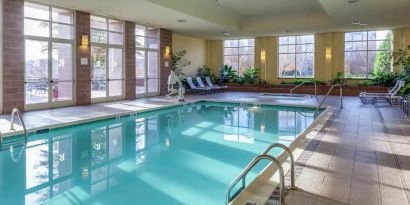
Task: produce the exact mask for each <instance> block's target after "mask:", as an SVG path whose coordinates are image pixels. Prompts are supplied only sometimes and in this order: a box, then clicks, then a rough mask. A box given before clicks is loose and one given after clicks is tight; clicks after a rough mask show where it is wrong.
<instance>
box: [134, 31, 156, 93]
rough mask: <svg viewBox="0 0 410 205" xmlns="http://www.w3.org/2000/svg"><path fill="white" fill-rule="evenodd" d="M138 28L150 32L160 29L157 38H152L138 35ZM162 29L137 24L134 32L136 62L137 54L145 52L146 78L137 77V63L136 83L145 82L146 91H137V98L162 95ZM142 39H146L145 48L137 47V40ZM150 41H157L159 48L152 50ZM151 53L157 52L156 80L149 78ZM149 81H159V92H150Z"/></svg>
mask: <svg viewBox="0 0 410 205" xmlns="http://www.w3.org/2000/svg"><path fill="white" fill-rule="evenodd" d="M138 27H144V29H145V30H148V29H149V28H153V29H158V34H157V36H156V37H152V36H147V35H138V34H137V32H136V30H137V28H138ZM160 32H161V31H160V29H159V28H156V27H153V26H148V25H143V24H135V30H134V36H135V60H137V58H136V57H137V52H138V51H140V52H143V53H144V76H143V77H137V63H135V68H134V69H135V81H137V80H144V89H145V91H144V92H143V93H138V92H137V90H135V93H136V95H137V97H149V96H156V95H158V94H159V93H160V74H161V72H160V71H161V61H160V60H161V55H160ZM138 37H140V38H141V37H142V38H144V47H140V46H137V43H136V42H137V38H138ZM150 39H155V40H158V48H150V47H149V45H148V44H147V42H148V41H149V40H150ZM149 52H155V53H157V56H158V58H157V64H158V70H157V71H158V74H157V77H156V78H149V77H148V76H149V75H148V69H149V68H148V54H149ZM149 79H157V91H156V92H149V88H148V80H149Z"/></svg>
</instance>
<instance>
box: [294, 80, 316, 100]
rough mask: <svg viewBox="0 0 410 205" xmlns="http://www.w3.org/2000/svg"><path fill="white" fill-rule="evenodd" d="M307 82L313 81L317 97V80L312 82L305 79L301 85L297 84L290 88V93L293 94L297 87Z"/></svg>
mask: <svg viewBox="0 0 410 205" xmlns="http://www.w3.org/2000/svg"><path fill="white" fill-rule="evenodd" d="M306 83H313V84H314V85H315V97H316V98H317V83H316V81H312V82H310V81H305V82H302V83H300V84H299V85H297V86H295V87H294V88H292V89H290V91H289V93H290V94H293V91H294V90H296V89H297V88H299V87H300V86H302V85H304V84H306Z"/></svg>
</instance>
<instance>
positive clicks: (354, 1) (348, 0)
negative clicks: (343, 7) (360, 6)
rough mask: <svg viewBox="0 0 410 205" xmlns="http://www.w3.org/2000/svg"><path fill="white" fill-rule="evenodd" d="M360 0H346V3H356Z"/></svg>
mask: <svg viewBox="0 0 410 205" xmlns="http://www.w3.org/2000/svg"><path fill="white" fill-rule="evenodd" d="M358 1H359V0H346V3H348V4H355V3H357V2H358Z"/></svg>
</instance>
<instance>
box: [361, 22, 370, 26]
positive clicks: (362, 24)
mask: <svg viewBox="0 0 410 205" xmlns="http://www.w3.org/2000/svg"><path fill="white" fill-rule="evenodd" d="M360 25H361V26H367V25H369V24H367V23H361V24H360Z"/></svg>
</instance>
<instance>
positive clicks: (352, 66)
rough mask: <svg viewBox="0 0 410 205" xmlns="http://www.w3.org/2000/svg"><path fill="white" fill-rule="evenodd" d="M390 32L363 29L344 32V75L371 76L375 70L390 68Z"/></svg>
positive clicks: (355, 76) (350, 76)
mask: <svg viewBox="0 0 410 205" xmlns="http://www.w3.org/2000/svg"><path fill="white" fill-rule="evenodd" d="M391 62H392V32H391V31H364V32H350V33H346V34H345V77H346V78H371V76H372V75H371V74H372V73H373V72H374V71H376V70H379V69H380V70H387V71H390V70H391V67H392V66H391Z"/></svg>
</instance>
